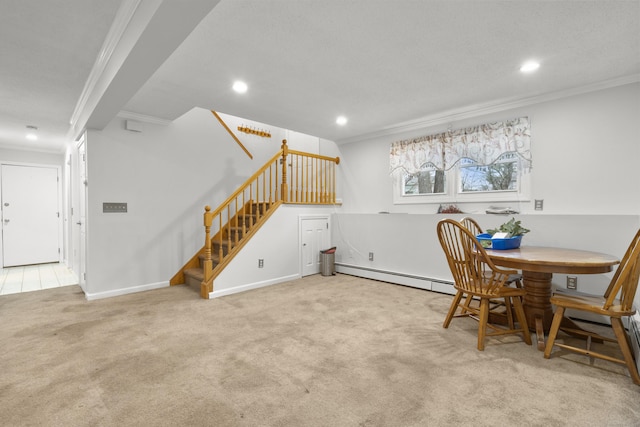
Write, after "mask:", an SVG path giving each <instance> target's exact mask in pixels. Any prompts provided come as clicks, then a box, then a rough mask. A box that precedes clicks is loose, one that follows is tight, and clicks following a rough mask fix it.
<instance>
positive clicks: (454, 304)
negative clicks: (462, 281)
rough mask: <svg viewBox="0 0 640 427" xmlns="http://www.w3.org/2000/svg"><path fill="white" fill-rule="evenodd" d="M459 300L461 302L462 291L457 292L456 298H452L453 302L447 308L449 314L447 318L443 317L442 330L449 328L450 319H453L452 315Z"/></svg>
mask: <svg viewBox="0 0 640 427" xmlns="http://www.w3.org/2000/svg"><path fill="white" fill-rule="evenodd" d="M460 300H462V291H458V292H457V293H456V296H455V297H453V301H451V307H449V312H448V313H447V317H445V319H444V323H443V324H442V327H443V328H448V327H449V323H451V319H453V315H454V314H455V313H456V310H457V309H458V305H459V304H460Z"/></svg>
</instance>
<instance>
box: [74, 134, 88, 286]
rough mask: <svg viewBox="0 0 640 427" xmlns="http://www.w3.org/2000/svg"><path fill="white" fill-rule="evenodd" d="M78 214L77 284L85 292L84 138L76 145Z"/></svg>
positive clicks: (85, 192)
mask: <svg viewBox="0 0 640 427" xmlns="http://www.w3.org/2000/svg"><path fill="white" fill-rule="evenodd" d="M78 178H79V182H78V215H77V221H76V224H75V225H76V226H78V232H77V236H78V245H77V246H76V248H77V251H78V253H77V259H78V267H79V269H78V270H76V271H77V273H78V284H79V285H80V287H81V288H82V289H83V290H84V291H85V292H86V291H87V289H86V279H87V274H86V271H87V260H86V251H87V246H86V245H87V153H86V145H85V143H84V139H83V140H82V142H80V144H79V145H78Z"/></svg>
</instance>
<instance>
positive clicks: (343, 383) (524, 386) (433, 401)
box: [0, 275, 640, 427]
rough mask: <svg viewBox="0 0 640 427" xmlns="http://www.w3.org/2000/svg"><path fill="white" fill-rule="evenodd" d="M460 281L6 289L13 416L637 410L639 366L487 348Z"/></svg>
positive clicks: (5, 410) (4, 338) (266, 422)
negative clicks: (452, 291)
mask: <svg viewBox="0 0 640 427" xmlns="http://www.w3.org/2000/svg"><path fill="white" fill-rule="evenodd" d="M451 298H452V297H451V296H450V295H443V294H438V293H432V292H428V291H422V290H419V289H413V288H408V287H402V286H398V285H392V284H388V283H383V282H377V281H371V280H367V279H361V278H356V277H352V276H347V275H337V276H332V277H323V276H320V275H315V276H310V277H307V278H304V279H300V280H295V281H292V282H288V283H284V284H280V285H274V286H270V287H267V288H262V289H258V290H254V291H249V292H245V293H242V294H235V295H230V296H226V297H223V298H219V299H215V300H210V301H206V300H202V299H199V297H198V295H197V293H196V292H195V291H194V290H193V289H190V288H188V287H185V286H177V287H172V288H165V289H159V290H155V291H149V292H144V293H138V294H132V295H127V296H122V297H115V298H110V299H105V300H97V301H91V302H88V301H86V300H85V298H84V295H83V294H82V292H81V290H80V288H78V287H76V286H71V287H65V288H56V289H50V290H44V291H38V292H32V293H26V294H17V295H7V296H2V297H0V324H1V325H2V326H1V328H0V343H1V349H0V425H3V426H152V425H153V426H178V425H179V426H223V427H225V426H355V427H359V426H362V427H365V426H366V427H371V426H467V425H475V426H484V425H486V426H503V425H510V426H632V425H639V422H640V421H639V420H640V387H638V386H636V385H634V384H633V383H632V381H631V379H630V378H629V377H628V375H627V374H626V372H625V369H624V367H622V366H618V365H615V364H611V363H606V362H602V363H599V361H598V362H596V363H595V365H594V366H589V359H588V358H584V357H580V356H577V355H576V356H573V355H571V356H568V355H563V354H561V353H558V351H556V352H555V354H554V355H553V356H552V358H551V359H549V360H545V359H544V358H543V356H542V353H541V352H539V351H537V350H536V349H535V347H534V346H527V345H526V344H524V343H523V342H522V340H521V339H520V338H519V337H518V336H510V337H505V338H500V339H495V338H493V339H489V341H488V342H487V345H486V350H485V351H484V352H479V351H477V350H476V337H477V323H476V322H475V321H473V320H471V319H454V320H453V322H452V325H451V326H450V328H449V329H443V328H442V321H443V319H444V316H445V313H446V310H447V308H448V306H449V304H450V301H451Z"/></svg>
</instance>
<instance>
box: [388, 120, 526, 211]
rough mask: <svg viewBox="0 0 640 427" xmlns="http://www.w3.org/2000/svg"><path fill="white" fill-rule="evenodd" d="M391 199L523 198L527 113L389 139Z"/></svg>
mask: <svg viewBox="0 0 640 427" xmlns="http://www.w3.org/2000/svg"><path fill="white" fill-rule="evenodd" d="M390 161H391V163H390V169H391V173H392V175H393V176H394V177H395V179H396V181H397V185H396V186H395V190H394V203H442V202H463V201H468V202H478V201H487V202H489V201H518V200H519V201H522V200H526V199H528V198H529V182H530V180H529V178H530V177H529V175H530V171H531V151H530V128H529V120H528V118H526V117H522V118H518V119H515V120H510V121H505V122H497V123H489V124H485V125H480V126H475V127H471V128H465V129H459V130H453V131H447V132H445V133H441V134H435V135H428V136H424V137H420V138H416V139H413V140H406V141H398V142H394V143H393V144H392V145H391V152H390Z"/></svg>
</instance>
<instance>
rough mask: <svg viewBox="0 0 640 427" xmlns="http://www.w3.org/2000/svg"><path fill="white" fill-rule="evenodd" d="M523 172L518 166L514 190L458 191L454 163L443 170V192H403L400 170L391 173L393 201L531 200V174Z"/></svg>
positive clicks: (399, 202) (456, 171) (397, 203)
mask: <svg viewBox="0 0 640 427" xmlns="http://www.w3.org/2000/svg"><path fill="white" fill-rule="evenodd" d="M532 173H533V172H529V173H523V172H522V168H520V167H518V184H517V185H516V187H517V188H516V189H515V190H497V191H473V192H466V193H463V192H461V191H459V189H460V187H461V185H460V169H459V167H458V166H457V165H456V166H455V167H453V168H451V169H450V170H448V171H446V172H445V192H444V193H433V194H406V195H405V194H403V186H404V183H403V181H404V179H403V178H404V174H403V173H402V172H400V171H398V172H395V173H394V174H393V176H394V180H395V183H394V185H393V203H394V204H396V205H404V204H429V203H433V204H442V203H481V202H487V203H493V202H528V201H531V175H532Z"/></svg>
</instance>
